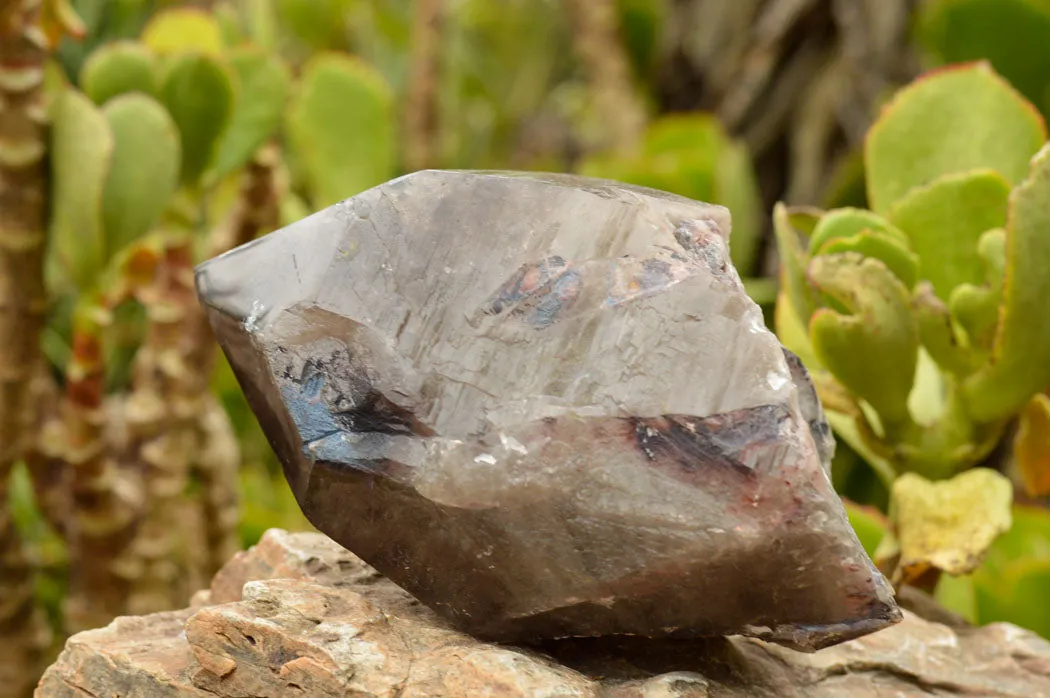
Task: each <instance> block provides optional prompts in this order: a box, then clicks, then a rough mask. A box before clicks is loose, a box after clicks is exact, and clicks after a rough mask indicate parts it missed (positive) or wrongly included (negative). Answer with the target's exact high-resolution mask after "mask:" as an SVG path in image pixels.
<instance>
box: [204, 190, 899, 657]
mask: <svg viewBox="0 0 1050 698" xmlns="http://www.w3.org/2000/svg"><path fill="white" fill-rule="evenodd" d="M728 233H729V217H728V213H727V211H726V210H725V209H723V208H720V207H716V206H710V205H708V204H702V203H699V202H695V201H690V200H687V199H682V198H679V197H674V196H671V195H669V194H664V193H661V192H655V191H651V190H645V189H638V188H633V187H627V186H621V185H617V184H614V183H611V182H602V181H599V180H585V179H580V178H572V177H565V176H553V175H552V176H534V175H530V176H524V175H511V174H499V173H470V172H434V171H429V172H421V173H416V174H414V175H410V176H408V177H404V178H401V179H398V180H395V181H393V182H389V183H387V184H385V185H382V186H381V187H378V188H376V189H373V190H370V191H368V192H365V193H362V194H360V195H358V196H356V197H354V198H352V199H349V200H347V201H345V202H343V203H340V204H338V205H336V206H333V207H331V208H329V209H326V210H325V211H322V212H320V213H318V214H316V215H314V216H311V217H309V218H307V219H304V220H303V221H300V222H298V223H296V224H294V225H292V226H289V227H288V228H285V229H283V230H281V231H278V232H276V233H273V234H271V235H269V236H266V237H265V238H263V239H261V240H257V241H255V242H254V243H251V244H250V245H246V246H244V247H242V248H239V249H237V250H235V251H233V252H231V253H229V254H227V255H224V256H222V257H219V258H217V259H215V260H212V261H210V262H207V263H205V264H204V265H202V266H201V267H200V268H199V270H198V277H197V278H198V290H199V292H200V294H201V297H202V300H203V302H204V303H205V304H206V306H207V307H208V310H209V313H210V317H211V320H212V324H213V326H214V327H215V330H216V333H217V335H218V337H219V340H220V342H221V343H222V346H223V348H224V350H225V351H226V354H227V356H228V357H229V358H230V361H231V363H232V365H233V366H234V369H235V371H236V373H237V376H238V378H239V380H240V382H241V385H242V387H243V388H244V391H245V393H246V394H247V396H248V398H249V401H250V402H251V404H252V407H253V409H254V410H255V412H256V414H257V415H258V416H259V418H260V421H261V423H262V425H263V428H264V429H265V431H266V433H267V435H268V437H269V439H270V442H271V443H272V444H273V446H274V448H275V449H276V451H277V453H278V455H279V456H280V458H281V461H282V462H283V464H284V468H285V474H286V476H287V478H288V481H289V483H290V484H291V486H292V489H293V491H294V492H295V495H296V498H297V499H298V501H299V503H300V505H301V506H302V507H303V510H304V512H305V513H306V515H307V516H308V517H309V518H310V520H311V521H312V522H313V523H314V524H315V525H316V526H317V527H318V528H319V529H321V530H322V531H324V532H326V533H327V534H329V535H330V536H332V537H333V538H334V539H335V540H336V541H338V542H339V543H341V544H343V545H345V546H346V547H347V548H349V549H351V550H353V551H354V552H355V553H357V554H358V555H360V556H361V557H362V558H364V559H365V560H367V561H368V562H369V563H370V564H372V565H374V566H375V567H376V568H377V569H378V570H379V571H380V572H382V573H383V574H384V575H387V576H388V577H390V579H392V580H393V581H394V582H396V583H397V584H399V585H401V586H402V587H403V588H405V589H406V590H408V591H409V592H411V593H412V594H414V595H415V596H416V597H417V598H419V599H420V600H421V601H423V602H424V603H425V604H427V605H429V606H430V607H432V608H434V609H436V610H437V611H438V612H439V613H441V614H442V615H444V616H446V617H448V618H450V619H452V620H453V622H454V623H455V624H456V626H457V627H459V628H462V629H465V630H468V631H470V632H471V633H473V634H475V635H476V636H478V637H480V638H483V639H494V640H507V641H513V640H527V639H535V638H553V637H569V636H599V635H609V634H619V633H629V634H642V635H647V636H654V637H655V636H667V637H697V636H718V635H724V634H733V633H744V634H748V635H751V636H754V637H762V638H767V639H772V640H774V641H777V642H781V643H783V644H786V645H789V646H794V647H799V648H806V649H813V648H817V647H821V646H826V645H829V644H832V643H834V642H840V641H842V640H845V639H848V638H850V637H856V636H858V635H861V634H863V633H866V632H870V631H873V630H876V629H878V628H881V627H885V626H887V625H889V624H891V623H893V622H896V621H897V620H899V618H900V612H899V610H898V609H897V607H896V605H895V603H894V600H893V595H892V591H891V589H890V588H889V586H888V585H887V583H886V581H885V579H883V577H882V576H881V575H880V574H879V573H878V572H877V571H876V570H875V568H874V566H873V565H872V564H871V562H870V560H869V559H868V558H867V556H866V555H865V554H864V552H863V550H862V549H861V547H860V545H859V543H858V542H857V539H856V536H855V535H854V534H853V531H852V529H851V528H850V526H849V524H848V522H847V519H846V516H845V513H844V511H843V509H842V506H841V503H840V502H839V500H838V498H837V496H836V495H835V493H834V491H833V490H832V488H831V484H830V481H829V478H828V476H827V472H826V469H827V467H828V460H829V458H830V455H831V452H832V449H833V444H832V441H831V438H830V435H829V431H828V428H827V424H826V423H825V422H824V419H823V416H822V414H821V410H820V405H819V402H818V401H817V399H816V395H815V393H814V391H813V388H812V385H811V384H810V381H809V379H808V377H807V376H806V374H805V371H804V369H803V368H802V366H801V364H800V363H799V362H798V360H797V359H796V358H795V357H793V356H791V355H789V354H786V353H785V351H784V350H783V348H782V347H781V346H780V344H779V343H778V342H777V340H776V338H775V337H774V336H773V335H772V333H770V332H769V331H768V330H766V328H765V327H764V325H763V322H762V315H761V312H760V310H759V308H758V307H757V306H756V305H755V304H754V303H753V302H752V301H751V300H750V299H749V298H748V297H747V295H746V293H745V292H744V289H743V285H742V284H741V282H740V279H739V277H738V276H737V274H736V271H735V270H734V269H733V268H732V265H731V264H730V263H729V261H728V254H727V240H728Z"/></svg>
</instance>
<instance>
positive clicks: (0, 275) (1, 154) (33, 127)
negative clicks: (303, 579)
mask: <svg viewBox="0 0 1050 698" xmlns="http://www.w3.org/2000/svg"><path fill="white" fill-rule="evenodd" d="M40 9H41V8H40V0H0V687H3V689H4V690H11V691H12V693H13V695H20V694H22V693H24V692H26V691H27V689H28V687H29V686H30V685H31V683H32V681H33V680H34V678H35V676H36V672H37V668H38V667H37V666H36V664H37V662H38V661H39V659H40V654H39V653H40V650H41V649H42V648H41V646H40V642H39V641H40V639H41V634H40V630H41V628H42V626H41V625H40V623H39V620H40V617H39V615H38V614H36V613H35V611H34V608H33V596H32V587H31V577H30V573H29V569H28V567H27V564H26V559H25V555H24V551H23V550H22V544H21V542H20V540H19V538H18V536H17V532H16V530H15V527H14V524H13V522H12V520H11V518H10V512H9V509H8V501H7V495H8V493H7V482H8V478H9V476H10V472H11V467H12V465H13V464H14V463H15V462H16V461H17V460H19V459H20V458H21V457H22V453H23V450H24V448H25V447H26V445H27V444H28V443H29V441H30V438H31V434H30V432H31V430H32V426H33V425H32V421H31V416H32V410H31V409H30V407H31V406H30V405H29V396H30V384H31V379H32V376H33V372H34V370H35V369H36V366H37V362H38V361H39V356H40V351H39V336H40V327H41V324H42V322H43V314H44V310H45V307H46V296H45V294H44V283H43V254H44V229H45V223H46V210H47V209H46V203H45V195H46V169H45V161H44V153H45V149H46V128H45V127H46V123H45V116H46V114H45V105H44V94H43V82H44V60H45V57H46V54H47V46H46V41H45V38H44V36H43V35H42V33H41V31H40V27H39V20H40Z"/></svg>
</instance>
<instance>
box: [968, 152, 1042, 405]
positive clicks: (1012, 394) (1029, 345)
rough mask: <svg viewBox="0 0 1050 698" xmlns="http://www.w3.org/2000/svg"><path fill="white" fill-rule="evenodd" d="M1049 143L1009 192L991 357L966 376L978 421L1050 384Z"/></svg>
mask: <svg viewBox="0 0 1050 698" xmlns="http://www.w3.org/2000/svg"><path fill="white" fill-rule="evenodd" d="M1048 230H1050V146H1047V147H1045V148H1043V150H1042V151H1041V152H1040V153H1039V155H1037V156H1036V157H1035V158H1033V159H1032V172H1031V175H1030V176H1029V178H1028V179H1027V180H1025V181H1024V183H1022V184H1021V185H1020V186H1018V187H1017V188H1016V189H1014V191H1013V193H1012V194H1011V195H1010V212H1009V220H1008V223H1007V227H1006V250H1005V262H1006V267H1005V268H1006V271H1005V273H1006V278H1005V280H1004V283H1003V300H1002V306H1001V310H1000V318H1001V320H1000V322H999V325H998V330H997V332H996V336H995V345H994V346H993V348H992V357H991V358H990V359H989V362H988V363H987V364H986V365H985V366H984V367H982V368H981V370H980V371H978V372H977V373H976V374H975V375H974V376H972V377H971V378H970V379H968V380H967V382H966V385H965V389H966V396H967V404H968V405H969V409H970V412H971V414H972V416H973V417H974V418H975V419H977V420H979V421H993V420H996V419H1000V418H1004V417H1007V416H1009V415H1011V414H1013V413H1015V412H1016V411H1018V410H1019V409H1020V408H1021V407H1022V406H1023V405H1024V404H1025V403H1026V402H1028V400H1029V399H1031V397H1032V395H1034V394H1035V393H1036V392H1037V391H1039V390H1042V389H1043V388H1045V387H1046V386H1047V385H1050V322H1044V321H1041V318H1043V317H1045V315H1046V307H1047V306H1046V303H1047V298H1050V274H1047V260H1050V235H1048V234H1047V231H1048Z"/></svg>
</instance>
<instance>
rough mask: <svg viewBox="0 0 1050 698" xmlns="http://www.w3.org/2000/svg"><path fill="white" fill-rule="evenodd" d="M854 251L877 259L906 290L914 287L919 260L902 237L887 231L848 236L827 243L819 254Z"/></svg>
mask: <svg viewBox="0 0 1050 698" xmlns="http://www.w3.org/2000/svg"><path fill="white" fill-rule="evenodd" d="M842 252H855V253H857V254H859V255H862V256H864V257H871V258H872V259H877V260H879V261H880V262H882V263H883V264H885V265H886V268H887V269H889V270H890V271H892V272H893V275H894V276H896V277H897V278H898V279H900V280H901V283H903V284H904V287H905V288H911V287H912V286H914V285H915V280H916V278H917V277H918V274H919V258H918V256H916V255H915V253H913V252H912V251H911V250H909V249H908V247H907V245H906V244H905V243H903V242H901V240H900V238H897V237H895V236H893V235H890V234H888V233H884V232H877V231H874V230H867V229H865V230H862V231H861V232H859V233H857V234H856V235H851V236H849V237H836V238H833V239H831V240H828V241H827V242H826V243H825V244H824V246H823V247H821V248H820V250H819V253H820V254H822V255H829V254H839V253H842Z"/></svg>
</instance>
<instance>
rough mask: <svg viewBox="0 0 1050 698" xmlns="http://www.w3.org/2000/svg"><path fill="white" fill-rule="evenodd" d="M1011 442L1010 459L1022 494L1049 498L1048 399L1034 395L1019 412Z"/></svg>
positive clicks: (1040, 394)
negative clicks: (1014, 459) (1019, 416)
mask: <svg viewBox="0 0 1050 698" xmlns="http://www.w3.org/2000/svg"><path fill="white" fill-rule="evenodd" d="M1020 421H1021V424H1020V427H1019V428H1018V430H1017V436H1016V437H1015V439H1014V457H1015V458H1016V459H1017V468H1018V470H1020V472H1021V481H1022V482H1023V483H1024V488H1025V491H1026V492H1027V493H1028V494H1029V496H1032V497H1044V496H1046V495H1050V397H1048V396H1047V395H1046V394H1045V393H1037V394H1036V395H1035V397H1033V398H1032V399H1031V400H1029V401H1028V404H1027V405H1025V406H1024V408H1023V409H1022V410H1021V420H1020Z"/></svg>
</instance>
